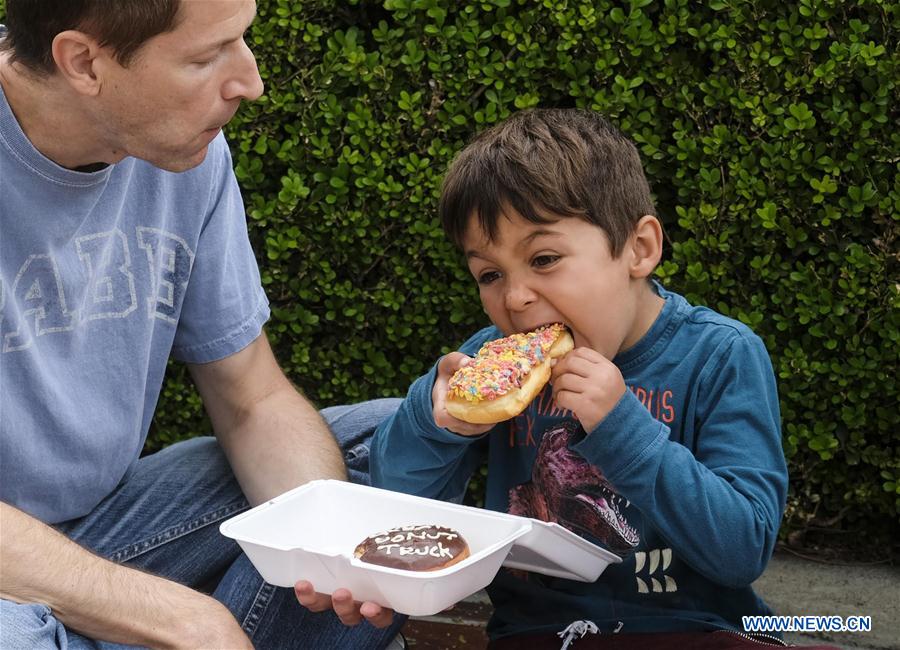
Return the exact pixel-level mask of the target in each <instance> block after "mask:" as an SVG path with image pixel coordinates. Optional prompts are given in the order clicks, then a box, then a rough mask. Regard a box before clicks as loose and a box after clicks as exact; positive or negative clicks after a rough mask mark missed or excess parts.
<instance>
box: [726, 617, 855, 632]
mask: <svg viewBox="0 0 900 650" xmlns="http://www.w3.org/2000/svg"><path fill="white" fill-rule="evenodd" d="M741 618H742V622H743V625H744V631H745V632H871V631H872V617H871V616H847V617H844V616H816V615H810V616H743V617H741Z"/></svg>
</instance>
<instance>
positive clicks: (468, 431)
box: [431, 352, 494, 436]
mask: <svg viewBox="0 0 900 650" xmlns="http://www.w3.org/2000/svg"><path fill="white" fill-rule="evenodd" d="M470 363H472V357H467V356H466V355H464V354H463V353H462V352H451V353H450V354H448V355H447V356H445V357H444V358H442V359H441V360H440V361H439V362H438V367H437V378H436V379H435V380H434V388H432V389H431V403H432V405H433V410H432V415H433V416H434V423H435V424H437V425H438V426H439V427H443V428H444V429H449V430H450V431H452V432H453V433H458V434H460V435H463V436H480V435H481V434H482V433H486V432H488V431H490V430H491V429H492V428H493V427H494V425H493V424H472V423H471V422H464V421H463V420H460V419H459V418H455V417H453V416H452V415H450V414H449V413H447V385H448V384H449V382H450V377H452V376H453V373H454V372H456V371H457V370H459V369H460V368H462V367H463V366H465V365H468V364H470Z"/></svg>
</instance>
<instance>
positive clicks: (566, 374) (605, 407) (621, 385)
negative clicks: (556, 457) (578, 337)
mask: <svg viewBox="0 0 900 650" xmlns="http://www.w3.org/2000/svg"><path fill="white" fill-rule="evenodd" d="M550 382H551V383H552V384H553V398H554V399H555V400H556V404H557V406H560V407H562V408H565V409H569V410H570V411H572V412H573V413H574V414H575V417H577V418H578V421H579V422H581V426H582V427H584V430H585V432H586V433H590V432H591V431H593V430H594V429H595V428H596V427H597V425H598V424H600V422H601V420H603V418H605V417H606V415H607V414H608V413H609V412H610V411H611V410H612V409H613V407H614V406H615V405H616V403H617V402H618V401H619V399H621V397H622V395H624V394H625V391H626V390H627V389H626V387H625V380H624V379H622V373H621V372H620V371H619V369H618V368H617V367H616V366H615V364H613V362H612V361H610V360H609V359H607V358H606V357H604V356H603V355H602V354H600V353H599V352H597V351H595V350H592V349H591V348H575V349H574V350H572V351H571V352H569V353H568V354H567V355H566V356H564V357H562V358H561V359H557V360H556V363H555V364H553V368H552V369H551V371H550Z"/></svg>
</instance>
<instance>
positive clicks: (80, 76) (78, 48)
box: [51, 29, 108, 96]
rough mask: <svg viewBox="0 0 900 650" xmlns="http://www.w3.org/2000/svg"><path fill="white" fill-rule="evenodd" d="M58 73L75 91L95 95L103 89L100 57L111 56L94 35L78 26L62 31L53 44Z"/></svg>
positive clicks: (52, 49)
mask: <svg viewBox="0 0 900 650" xmlns="http://www.w3.org/2000/svg"><path fill="white" fill-rule="evenodd" d="M51 52H52V53H53V60H54V61H55V62H56V68H57V71H58V73H59V74H60V75H61V76H62V78H63V79H65V80H66V81H67V82H68V83H69V85H70V86H72V88H74V89H75V91H76V92H78V93H80V94H82V95H91V96H93V95H96V94H97V93H98V92H100V86H101V75H99V74H98V67H100V66H98V65H97V64H98V62H99V59H102V58H108V54H107V52H106V50H104V49H103V48H101V47H100V44H99V43H98V42H97V40H96V39H95V38H93V37H92V36H90V35H88V34H85V33H84V32H80V31H78V30H75V29H67V30H66V31H64V32H60V33H59V34H57V35H56V36H55V37H54V39H53V44H52V46H51Z"/></svg>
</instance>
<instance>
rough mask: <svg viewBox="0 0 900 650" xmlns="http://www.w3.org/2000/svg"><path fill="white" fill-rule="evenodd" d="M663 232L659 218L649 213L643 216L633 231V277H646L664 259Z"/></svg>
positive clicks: (631, 269) (631, 267) (631, 243)
mask: <svg viewBox="0 0 900 650" xmlns="http://www.w3.org/2000/svg"><path fill="white" fill-rule="evenodd" d="M662 244H663V234H662V226H661V225H660V223H659V219H657V218H656V217H654V216H653V215H650V214H647V215H644V216H643V217H641V218H640V219H639V220H638V222H637V226H635V228H634V232H633V233H631V238H630V239H629V246H631V253H632V255H631V266H630V271H631V277H632V278H646V277H647V276H649V275H650V274H651V273H653V270H654V269H655V268H656V267H657V265H658V264H659V260H660V259H662Z"/></svg>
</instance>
